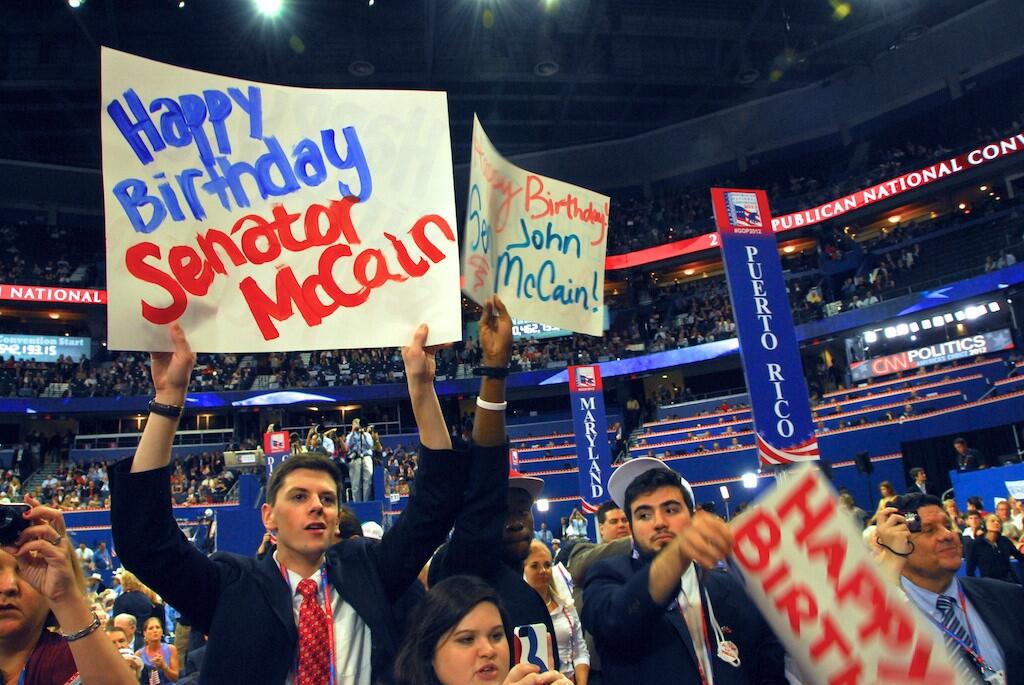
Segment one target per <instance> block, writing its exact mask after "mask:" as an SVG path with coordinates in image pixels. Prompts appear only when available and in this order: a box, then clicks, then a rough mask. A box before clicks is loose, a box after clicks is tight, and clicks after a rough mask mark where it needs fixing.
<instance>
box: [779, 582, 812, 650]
mask: <svg viewBox="0 0 1024 685" xmlns="http://www.w3.org/2000/svg"><path fill="white" fill-rule="evenodd" d="M775 608H777V609H778V610H779V611H783V612H785V613H786V617H787V618H788V619H789V628H790V630H792V631H793V634H794V635H796V636H797V637H800V629H801V627H802V624H803V623H804V622H810V621H814V620H815V619H816V618H818V600H816V599H814V592H813V591H812V590H811V589H810V588H808V587H806V586H804V585H796V584H794V585H791V586H790V587H789V589H788V590H786V591H785V592H784V593H783V594H782V595H780V596H779V598H778V599H776V600H775Z"/></svg>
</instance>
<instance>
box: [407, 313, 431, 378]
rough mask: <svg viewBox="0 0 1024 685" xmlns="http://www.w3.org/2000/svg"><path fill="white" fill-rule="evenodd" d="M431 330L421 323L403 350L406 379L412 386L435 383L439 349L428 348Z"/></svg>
mask: <svg viewBox="0 0 1024 685" xmlns="http://www.w3.org/2000/svg"><path fill="white" fill-rule="evenodd" d="M429 332H430V329H429V328H428V327H427V324H425V323H421V324H420V325H419V326H417V327H416V331H415V332H414V333H413V334H412V340H411V341H410V342H409V344H408V345H407V346H405V347H403V348H402V361H403V362H404V363H405V378H406V381H407V382H408V383H409V384H410V385H422V384H429V383H433V382H434V374H435V372H436V371H437V362H436V360H435V359H434V352H435V351H436V350H437V349H438V348H437V347H433V346H431V347H426V346H425V343H426V342H427V335H428V333H429Z"/></svg>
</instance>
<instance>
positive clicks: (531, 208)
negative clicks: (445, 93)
mask: <svg viewBox="0 0 1024 685" xmlns="http://www.w3.org/2000/svg"><path fill="white" fill-rule="evenodd" d="M471 154H472V159H471V161H470V166H469V195H468V198H467V201H466V232H465V234H464V236H463V242H464V243H465V245H464V250H463V255H462V273H463V279H464V283H463V287H462V289H463V291H464V292H465V293H466V295H467V296H469V297H470V299H472V300H474V301H476V302H479V303H483V301H484V300H486V299H487V297H488V296H490V295H492V294H494V293H497V294H498V296H499V297H501V299H502V301H504V303H505V305H506V306H507V307H508V310H509V312H510V313H511V314H512V315H513V316H514V317H515V318H517V319H525V320H527V321H534V322H537V323H543V324H548V325H549V326H558V327H559V328H564V329H567V330H570V331H576V332H577V333H587V334H589V335H601V334H602V333H603V332H604V314H603V306H604V258H605V251H606V246H607V242H608V206H609V198H608V197H607V196H606V195H601V194H600V193H595V192H594V191H592V190H587V189H586V188H580V187H579V186H574V185H571V184H569V183H565V182H563V181H559V180H557V179H554V178H548V177H546V176H541V175H539V174H532V173H530V172H528V171H525V170H524V169H520V168H519V167H517V166H516V165H514V164H512V163H511V162H509V161H508V160H507V159H505V158H504V157H502V156H501V155H500V154H499V153H498V151H497V150H496V149H495V148H494V146H493V145H491V141H490V140H488V138H487V134H486V133H484V129H483V127H482V126H481V125H480V121H479V120H478V119H477V118H476V116H474V117H473V144H472V152H471Z"/></svg>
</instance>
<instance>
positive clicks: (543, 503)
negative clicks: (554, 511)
mask: <svg viewBox="0 0 1024 685" xmlns="http://www.w3.org/2000/svg"><path fill="white" fill-rule="evenodd" d="M550 508H551V502H550V501H549V500H546V499H539V500H537V511H542V512H543V511H547V510H548V509H550Z"/></svg>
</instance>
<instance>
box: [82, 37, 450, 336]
mask: <svg viewBox="0 0 1024 685" xmlns="http://www.w3.org/2000/svg"><path fill="white" fill-rule="evenodd" d="M101 61H102V111H101V132H102V138H103V193H104V204H105V212H106V234H107V288H108V298H109V303H108V322H109V324H108V326H109V330H108V339H109V346H110V348H112V349H137V350H168V349H170V338H169V335H168V333H167V324H169V323H171V322H174V321H178V322H180V323H181V325H182V326H183V327H184V329H185V331H186V333H187V335H188V337H189V341H190V342H191V344H192V347H193V349H195V350H197V351H202V352H259V351H271V350H313V349H329V348H352V347H384V346H397V345H405V344H407V343H408V341H409V340H410V338H411V337H412V333H413V331H414V329H415V327H416V326H417V325H418V324H419V323H421V322H426V323H427V324H429V326H430V339H429V342H430V343H431V344H436V343H444V342H450V341H454V340H460V339H461V337H462V331H461V306H460V296H459V259H458V243H457V235H456V224H455V198H454V191H453V183H454V182H453V175H452V161H451V143H450V138H449V131H448V106H447V99H446V96H445V94H444V93H440V92H413V91H373V90H314V89H304V88H291V87H284V86H275V85H268V84H264V83H255V82H251V81H246V80H243V79H235V78H228V77H224V76H217V75H214V74H206V73H202V72H198V71H192V70H189V69H182V68H179V67H174V66H170V65H167V64H161V63H159V62H154V61H151V60H147V59H142V58H140V57H136V56H133V55H129V54H126V53H123V52H117V51H115V50H110V49H106V48H104V49H103V51H102V53H101Z"/></svg>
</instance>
